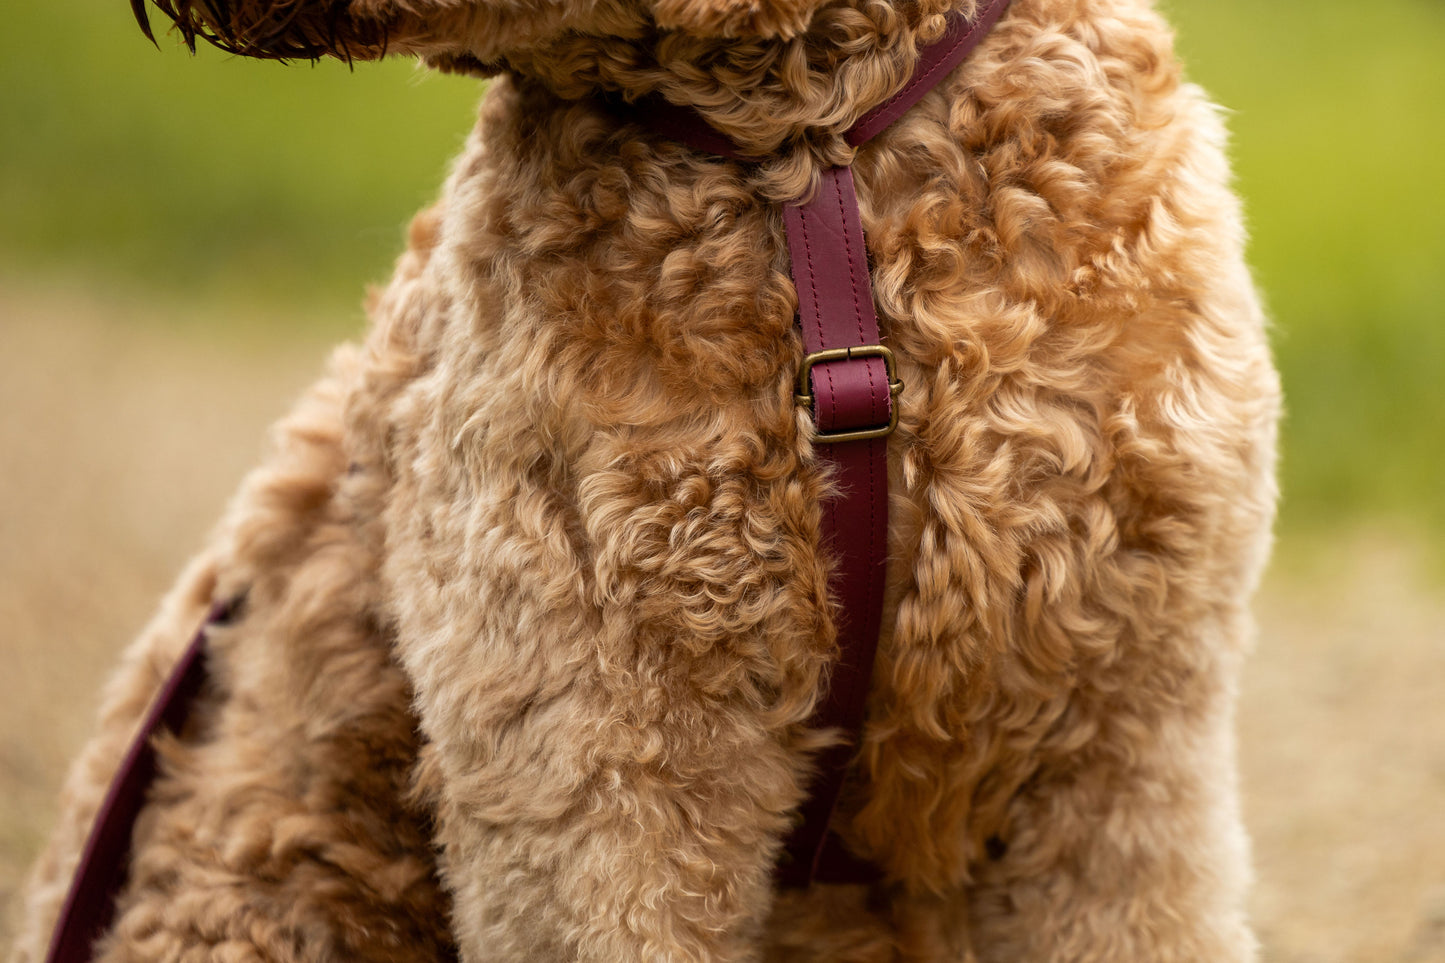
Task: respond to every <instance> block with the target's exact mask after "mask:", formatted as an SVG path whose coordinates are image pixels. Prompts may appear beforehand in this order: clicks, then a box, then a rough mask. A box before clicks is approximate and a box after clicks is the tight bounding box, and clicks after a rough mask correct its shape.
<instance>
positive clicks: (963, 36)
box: [844, 0, 1009, 147]
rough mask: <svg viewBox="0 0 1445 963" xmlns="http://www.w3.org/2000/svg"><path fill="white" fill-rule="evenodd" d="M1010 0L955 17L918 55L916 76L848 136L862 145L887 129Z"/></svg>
mask: <svg viewBox="0 0 1445 963" xmlns="http://www.w3.org/2000/svg"><path fill="white" fill-rule="evenodd" d="M1008 5H1009V0H984V2H982V3H980V4H979V8H978V14H977V16H975V17H974V18H973V19H972V20H965V19H963V18H962V17H952V18H950V20H949V24H948V29H947V30H946V31H944V34H943V36H942V37H940V38H939V39H938V40H936V41H934V42H933V43H931V44H929V45H928V46H927V47H925V48H924V49H923V50H922V51H920V52H919V55H918V66H917V67H915V68H914V69H913V76H912V77H911V78H910V79H909V81H908V83H906V84H904V85H903V87H902V89H900V90H899V91H898V93H896V94H894V95H893V96H892V97H889V98H888V99H887V100H885V101H883V103H881V104H879V105H878V106H877V107H874V108H873V109H872V110H870V111H868V113H866V114H864V115H863V116H862V117H861V118H860V119H859V120H858V122H857V123H856V124H854V125H853V126H852V127H851V128H849V130H848V133H847V134H846V135H844V136H845V139H846V140H847V141H848V143H849V144H851V145H853V146H854V147H859V146H861V145H863V144H866V143H867V142H868V141H870V140H872V139H873V138H874V137H876V136H878V135H879V134H881V133H883V131H885V130H887V129H888V127H889V126H890V125H891V124H892V123H893V122H894V121H895V120H897V119H898V118H900V117H902V116H903V115H904V114H906V113H907V112H908V108H910V107H912V106H913V105H914V104H916V103H918V101H919V100H921V99H922V98H923V95H924V94H926V93H928V92H929V91H930V90H932V89H933V88H934V87H936V86H937V85H938V82H939V81H940V80H942V79H943V78H944V77H947V76H948V74H949V72H950V71H951V70H953V68H954V67H957V66H958V65H959V64H961V63H963V62H964V61H965V60H966V59H968V55H969V54H971V53H973V48H975V47H977V46H978V45H979V43H980V42H981V41H982V40H983V38H984V37H986V36H988V32H989V30H991V29H993V25H994V24H996V23H998V18H999V17H1001V16H1003V12H1004V9H1005V8H1006V7H1007V6H1008Z"/></svg>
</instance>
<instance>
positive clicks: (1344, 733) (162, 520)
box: [0, 280, 1445, 963]
mask: <svg viewBox="0 0 1445 963" xmlns="http://www.w3.org/2000/svg"><path fill="white" fill-rule="evenodd" d="M174 320H175V319H172V320H171V322H169V323H167V322H159V323H158V322H156V321H155V320H154V319H152V318H151V317H149V316H148V315H143V314H142V312H141V311H140V310H139V308H138V307H136V306H134V305H131V306H127V307H117V306H116V305H115V304H114V303H102V302H99V301H96V300H93V299H86V298H83V297H77V296H63V295H58V294H55V293H52V292H45V293H37V292H36V291H34V290H33V289H27V290H18V289H16V288H15V287H14V286H13V285H10V286H8V287H7V286H6V284H5V283H4V282H3V280H0V452H3V457H0V495H3V500H0V680H3V681H0V695H3V698H0V800H3V803H0V908H4V907H8V909H9V911H11V912H13V910H14V907H13V905H11V904H13V897H14V894H15V892H16V891H17V888H18V886H19V884H20V880H21V878H22V875H23V873H24V871H25V867H26V865H27V864H28V862H29V860H30V859H31V858H32V856H33V854H34V852H35V850H36V849H37V847H38V846H39V844H40V841H41V839H42V836H43V833H44V832H45V828H46V826H47V824H48V820H49V815H48V814H49V812H50V809H51V806H52V805H53V798H54V794H55V791H56V787H57V786H58V784H59V782H60V779H61V778H62V776H63V774H64V766H65V761H66V760H68V759H69V757H70V756H71V754H72V753H73V752H74V751H75V750H76V748H77V746H78V745H79V743H80V742H81V741H82V740H83V739H84V738H85V735H86V733H87V732H88V731H89V728H90V724H91V714H92V712H93V705H94V700H95V692H96V689H97V687H98V686H99V685H100V683H101V681H102V680H103V679H104V678H105V676H106V675H107V673H108V672H109V668H110V665H111V663H112V661H113V659H114V655H115V652H116V650H117V649H118V648H119V647H120V646H121V645H123V644H124V643H125V641H126V640H127V639H128V637H129V636H130V634H131V633H132V632H134V631H135V630H136V628H137V627H138V626H139V625H140V624H141V622H142V621H143V620H144V619H145V617H146V616H147V614H148V613H149V610H150V607H151V606H152V604H153V603H154V599H155V598H156V596H157V595H158V594H159V593H160V591H161V590H162V589H163V588H164V587H165V586H166V585H167V583H168V582H169V580H170V579H171V578H172V577H173V575H174V573H175V572H176V570H177V569H178V567H179V565H180V564H181V562H182V560H183V559H184V558H185V557H186V555H187V554H188V553H189V552H190V551H191V549H192V548H193V547H194V546H196V545H197V544H198V543H199V542H200V540H201V538H202V536H203V534H204V532H205V531H206V529H207V528H208V527H209V526H210V524H211V523H212V522H213V521H214V519H215V518H216V516H217V515H218V513H219V511H220V508H221V506H222V504H223V503H224V500H225V498H226V497H227V495H228V494H229V493H230V491H231V490H232V489H233V488H234V486H235V483H236V481H237V480H238V479H239V477H240V475H241V474H242V472H244V470H245V469H246V468H247V467H248V466H249V465H250V464H251V463H252V462H253V461H254V460H255V458H256V454H257V452H258V451H259V450H260V448H261V439H262V437H263V432H264V427H265V425H266V424H267V423H268V422H269V421H271V420H272V419H273V418H274V417H275V416H277V415H278V414H280V413H281V412H282V411H283V410H284V409H285V406H286V403H287V401H288V399H290V398H291V397H292V396H294V395H295V394H296V392H297V391H298V390H299V389H300V388H301V387H302V386H303V385H304V384H305V383H306V382H307V381H308V380H309V379H310V378H311V377H313V376H314V374H315V373H316V372H317V371H319V369H320V366H321V360H322V359H323V358H324V355H325V349H324V347H323V345H321V344H320V343H318V342H317V341H315V340H314V338H313V339H312V340H310V341H304V342H301V343H297V342H296V341H295V340H294V339H291V340H285V339H281V338H279V337H276V336H274V335H273V336H271V337H266V338H261V337H257V336H250V337H239V336H234V335H232V334H229V333H227V332H229V331H232V330H234V328H233V327H231V326H228V325H226V324H225V323H224V321H222V322H220V323H218V324H217V325H201V324H188V325H177V324H175V323H174ZM178 330H180V331H181V333H177V332H178ZM218 331H219V332H220V333H219V334H217V332H218ZM1346 542H1347V544H1346V545H1345V547H1336V548H1333V549H1329V550H1326V551H1325V552H1324V553H1323V554H1322V555H1320V556H1319V557H1316V558H1315V559H1314V560H1313V561H1312V562H1311V564H1310V565H1309V567H1308V574H1305V573H1304V572H1303V571H1301V568H1300V567H1299V566H1296V572H1295V574H1276V575H1274V576H1272V578H1271V580H1270V582H1269V584H1268V586H1267V587H1266V590H1265V593H1264V595H1263V598H1262V599H1261V603H1260V618H1261V625H1262V630H1261V642H1260V645H1259V649H1258V652H1257V653H1256V655H1255V657H1254V659H1253V662H1252V664H1251V665H1250V668H1249V673H1248V676H1247V678H1246V683H1245V686H1244V691H1243V698H1242V703H1241V708H1240V750H1241V757H1242V763H1243V770H1244V786H1245V797H1246V798H1245V808H1246V818H1247V820H1248V822H1249V824H1250V827H1251V830H1252V832H1253V834H1254V839H1255V854H1256V862H1257V867H1258V885H1257V888H1256V891H1255V897H1254V910H1255V917H1256V921H1257V926H1258V929H1259V932H1260V936H1261V939H1262V941H1263V942H1264V947H1265V953H1264V959H1266V960H1271V961H1277V963H1445V600H1442V596H1441V593H1440V591H1439V589H1438V587H1437V588H1436V589H1435V590H1433V591H1432V590H1431V589H1429V588H1428V587H1427V585H1426V584H1425V582H1424V580H1423V576H1422V575H1421V574H1420V571H1419V566H1418V564H1416V562H1415V560H1414V558H1413V557H1412V555H1411V554H1410V552H1409V551H1407V550H1406V549H1405V548H1403V547H1402V541H1401V540H1399V539H1388V538H1369V537H1366V538H1360V537H1351V538H1349V539H1348V540H1346ZM1284 548H1285V554H1286V555H1287V556H1290V555H1298V554H1300V553H1299V552H1298V551H1297V550H1296V551H1294V552H1292V551H1291V549H1290V547H1289V546H1288V545H1286V546H1285V547H1284ZM5 915H6V914H5V913H0V945H4V944H5V942H6V935H7V932H8V929H7V927H6V925H5V921H4V919H3V917H4V916H5Z"/></svg>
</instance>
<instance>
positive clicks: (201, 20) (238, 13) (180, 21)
mask: <svg viewBox="0 0 1445 963" xmlns="http://www.w3.org/2000/svg"><path fill="white" fill-rule="evenodd" d="M151 2H153V3H154V4H155V6H156V9H158V10H159V11H160V12H161V13H163V14H164V15H165V16H166V17H167V18H169V19H170V20H172V21H174V22H175V24H176V27H177V28H178V29H179V31H180V34H181V36H182V37H183V38H184V39H185V41H186V44H187V46H189V47H190V48H191V49H192V50H194V49H195V47H196V40H197V39H198V38H199V39H201V40H204V41H206V42H208V43H211V44H214V45H215V46H217V47H220V48H221V49H222V50H226V51H229V52H231V53H235V54H240V55H242V56H244V57H260V58H265V59H269V60H316V59H318V58H320V57H322V56H333V57H339V58H341V59H343V60H348V61H349V60H353V59H357V60H372V59H375V58H377V57H380V56H382V55H383V54H385V53H386V51H387V45H388V43H389V42H391V40H392V39H393V35H394V34H395V33H396V31H397V28H398V27H399V26H401V25H402V24H403V19H402V17H401V16H400V15H399V14H397V13H396V11H395V7H394V5H393V4H392V3H390V2H388V0H151ZM131 9H132V10H133V11H134V12H135V17H136V21H137V22H138V23H139V24H140V26H141V29H142V30H144V31H145V34H146V36H147V37H150V38H151V39H152V40H153V41H154V39H155V36H154V35H153V34H152V33H151V27H150V20H149V18H148V17H147V16H146V0H131Z"/></svg>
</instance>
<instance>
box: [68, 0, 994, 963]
mask: <svg viewBox="0 0 1445 963" xmlns="http://www.w3.org/2000/svg"><path fill="white" fill-rule="evenodd" d="M1008 3H1009V0H984V2H982V3H981V4H980V6H979V9H978V11H977V15H976V16H975V17H974V19H973V20H965V19H964V18H962V17H958V16H954V17H952V18H951V19H950V21H949V24H948V28H947V30H946V32H945V33H944V35H943V37H942V38H941V39H939V40H938V41H936V42H935V43H933V44H931V45H929V46H928V47H926V48H924V49H922V50H920V51H919V62H918V65H917V67H916V69H915V70H914V73H913V76H912V77H911V78H910V79H909V81H908V82H907V83H906V84H905V85H904V86H903V88H902V89H900V90H899V91H898V92H897V93H896V94H894V95H893V96H892V97H890V98H889V99H888V100H886V101H884V102H883V103H882V104H879V105H878V106H877V107H875V108H873V109H872V110H870V111H869V112H868V113H866V114H864V115H863V117H862V118H861V119H860V120H859V121H858V122H857V123H856V124H854V125H853V126H852V127H851V128H850V129H849V130H848V131H847V133H846V134H845V139H846V141H847V142H848V144H849V145H851V146H853V147H858V146H861V145H862V144H864V143H865V142H867V141H868V140H869V139H871V138H872V137H874V136H875V135H877V134H879V133H881V132H882V131H883V130H884V129H886V128H887V127H888V126H889V125H890V124H892V123H893V122H894V121H896V120H897V119H898V118H900V117H901V116H903V114H904V113H906V112H907V111H908V109H909V108H910V107H912V106H913V105H914V104H915V103H916V102H917V101H918V100H919V99H920V98H922V97H923V96H924V95H925V94H926V93H928V92H929V91H930V90H932V89H933V87H934V86H935V85H936V84H937V83H938V82H939V81H940V80H942V79H943V78H944V77H945V76H947V75H948V73H949V72H950V71H951V70H953V68H954V67H957V66H958V65H959V64H961V63H962V62H963V60H964V59H965V58H966V57H967V56H968V54H969V53H970V52H971V51H972V50H973V49H974V47H976V46H977V45H978V44H979V42H980V41H981V40H982V39H983V38H984V37H985V36H986V35H987V34H988V31H989V29H990V28H991V27H992V26H993V24H994V23H995V22H997V20H998V18H999V17H1000V16H1001V15H1002V14H1003V11H1004V9H1005V8H1006V7H1007V6H1008ZM624 109H625V110H626V112H627V115H626V116H627V119H629V120H632V121H635V122H637V123H639V124H642V125H643V126H646V127H648V128H650V129H652V130H654V131H655V132H657V133H660V134H662V135H663V136H666V137H668V138H670V139H672V140H676V141H679V142H681V143H683V144H684V145H686V146H688V147H690V148H692V149H694V150H697V151H699V152H701V153H706V154H713V155H717V156H722V157H727V158H730V159H732V160H736V161H741V162H745V163H748V162H756V161H758V160H761V158H756V157H750V156H748V155H747V154H746V153H745V152H743V151H742V150H741V149H740V148H738V147H737V146H736V145H735V144H734V143H733V142H732V141H731V140H730V139H729V138H728V137H727V136H726V135H724V134H723V133H721V132H720V131H718V130H716V129H715V128H713V127H711V126H709V125H708V123H707V122H706V120H704V119H703V117H702V116H701V115H699V114H697V113H696V112H694V111H693V110H691V109H689V108H686V107H679V106H677V105H674V104H671V103H669V102H667V101H664V100H661V99H656V98H647V99H644V100H642V101H639V102H637V103H635V104H631V105H629V106H627V107H626V108H624ZM783 218H784V225H785V228H786V231H787V241H788V256H789V261H790V264H791V268H792V277H793V283H794V285H795V286H796V288H797V292H798V325H799V329H800V333H801V335H802V341H803V348H804V351H805V352H806V354H805V356H804V359H803V363H802V365H801V367H800V370H799V372H798V376H797V384H796V395H795V398H796V400H797V403H798V404H799V405H802V406H803V407H805V408H808V409H809V410H810V411H811V412H812V415H813V424H814V427H815V434H814V436H813V443H814V445H816V446H818V447H817V449H816V451H817V454H818V457H819V460H820V461H821V462H823V463H824V464H825V465H826V466H827V467H828V469H829V470H830V473H831V475H832V478H833V480H834V482H835V486H836V494H835V496H834V497H833V498H831V499H829V500H828V502H827V503H826V504H824V505H823V506H822V508H823V513H822V543H823V546H824V548H825V550H826V551H828V552H829V553H830V554H831V556H832V561H833V572H832V577H831V579H830V590H831V592H832V595H833V597H834V598H835V599H836V600H837V602H838V606H839V611H838V613H837V634H838V649H839V653H840V655H839V659H838V662H837V664H836V666H835V667H834V669H833V673H832V677H831V679H830V682H829V687H828V691H827V694H826V696H825V698H824V701H823V703H822V705H821V706H820V708H819V710H818V712H817V715H816V716H815V718H814V724H815V725H817V726H818V727H820V728H832V729H836V730H838V731H839V732H840V733H841V734H842V736H843V738H841V739H840V740H839V741H838V742H836V743H835V744H834V745H832V746H831V747H829V748H828V749H826V750H824V751H823V752H821V753H820V754H819V756H818V758H817V759H816V763H817V776H816V777H815V779H814V783H813V785H812V791H811V794H810V796H809V798H808V800H807V801H806V802H805V803H804V805H803V807H802V809H801V811H800V813H799V815H800V819H799V821H798V822H797V824H796V825H795V827H794V830H793V832H792V833H791V835H790V836H789V838H788V839H787V840H786V841H785V844H784V850H783V856H782V858H781V859H780V861H779V864H778V867H777V881H778V883H779V885H781V886H785V887H803V886H808V885H810V884H812V883H861V882H869V881H872V880H874V879H876V878H878V876H879V874H878V871H877V869H876V868H874V867H872V866H870V865H868V864H866V863H864V862H862V861H861V860H859V859H858V858H857V857H855V856H853V855H852V854H851V853H849V852H848V851H847V850H846V849H845V848H844V847H843V845H842V843H841V841H840V840H839V839H838V837H837V835H836V834H835V833H834V832H833V831H832V830H831V827H830V823H831V820H832V817H833V813H834V810H835V809H836V807H837V804H838V797H839V794H840V792H841V791H842V788H843V781H844V776H845V775H846V773H847V771H848V769H849V767H850V765H851V763H852V761H853V757H854V755H855V754H856V752H857V749H858V746H859V745H860V741H861V734H862V729H863V720H864V716H865V713H866V708H867V700H868V690H869V685H870V682H871V679H872V674H873V662H874V656H875V653H876V650H877V647H878V633H879V626H880V622H881V619H882V612H883V590H884V582H885V571H886V559H887V550H888V447H887V445H888V436H889V435H890V434H892V432H893V430H894V428H895V427H897V425H898V400H899V394H900V392H901V391H902V390H903V384H902V382H901V381H899V380H898V375H897V371H896V367H895V363H894V358H893V353H892V352H891V351H890V350H889V349H888V348H887V347H886V346H885V345H884V344H883V343H882V336H881V334H880V333H879V330H878V316H877V313H876V310H875V308H874V304H873V292H872V286H871V284H870V281H869V269H868V252H867V249H866V247H865V244H864V237H863V226H862V223H861V221H860V219H859V213H858V198H857V195H856V193H855V190H854V185H853V172H852V169H851V168H849V167H833V168H830V169H828V170H825V171H823V172H822V175H821V179H820V183H819V185H818V189H817V191H816V193H815V194H814V196H813V197H812V199H810V200H808V201H804V202H795V203H790V204H788V205H786V206H785V207H784V209H783ZM240 605H241V600H239V599H237V600H231V601H228V602H222V603H218V604H216V605H215V606H214V607H213V608H212V609H211V612H210V614H209V615H208V617H207V619H206V621H205V623H204V624H203V625H202V626H201V628H200V630H199V631H197V633H196V635H195V637H194V638H193V639H192V640H191V642H190V644H189V645H188V646H187V648H186V650H185V652H184V653H183V654H182V656H181V658H180V659H179V660H178V661H177V663H176V665H175V667H174V668H173V669H172V670H171V674H170V676H169V677H168V678H167V680H166V681H165V683H164V684H163V685H162V686H161V689H160V691H159V692H158V693H157V694H156V697H155V699H154V701H153V702H152V704H151V706H150V708H149V709H148V711H147V713H146V715H145V717H144V719H143V720H142V721H141V724H140V726H139V727H138V729H137V730H136V734H135V736H134V737H133V739H132V742H131V744H130V746H129V748H128V750H127V752H126V755H125V757H124V758H123V759H122V761H121V764H120V767H119V769H118V770H117V773H116V777H115V779H114V781H113V782H112V783H111V785H110V789H109V791H108V792H107V794H106V797H105V800H104V801H103V802H102V803H101V806H100V809H99V810H98V812H97V815H96V818H95V823H94V825H93V826H92V828H91V832H90V836H89V837H88V839H87V840H86V845H85V849H84V850H83V851H82V853H81V857H80V862H79V865H78V867H77V869H76V873H75V876H74V877H73V879H72V880H71V886H70V891H69V893H68V894H67V896H66V901H65V904H64V906H63V907H62V909H61V912H60V915H59V917H58V918H57V921H56V926H55V930H54V932H53V933H52V935H51V942H50V948H49V951H48V952H47V954H46V963H88V961H89V960H90V959H91V957H92V949H93V946H94V943H95V941H96V940H97V939H98V938H99V937H100V936H101V935H102V934H103V933H104V931H105V929H106V927H107V926H108V925H109V924H110V922H111V918H112V916H113V915H114V911H115V898H116V896H117V895H118V894H119V892H120V888H121V886H122V884H123V883H124V881H125V875H126V866H127V862H128V856H129V849H130V842H131V834H132V830H133V827H134V825H135V820H136V818H137V817H138V816H139V814H140V810H141V808H142V806H143V805H144V802H145V797H146V790H147V789H148V787H149V786H150V783H151V781H152V779H153V778H154V776H155V771H156V757H155V750H154V740H155V737H156V736H157V735H158V734H159V733H160V732H162V731H172V732H178V731H180V729H181V728H182V727H183V726H184V725H185V723H186V720H187V719H188V718H189V716H190V713H191V709H192V708H193V705H194V702H195V699H196V696H197V695H198V694H199V692H200V690H201V688H202V686H203V685H204V683H205V680H206V670H205V642H206V633H207V630H208V629H209V628H210V627H211V626H215V625H225V624H228V623H230V622H231V621H232V620H233V619H234V618H235V617H236V616H237V614H238V611H239V607H240Z"/></svg>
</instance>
